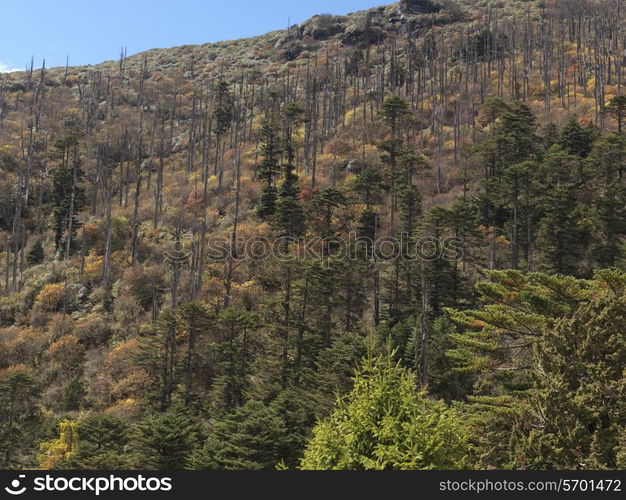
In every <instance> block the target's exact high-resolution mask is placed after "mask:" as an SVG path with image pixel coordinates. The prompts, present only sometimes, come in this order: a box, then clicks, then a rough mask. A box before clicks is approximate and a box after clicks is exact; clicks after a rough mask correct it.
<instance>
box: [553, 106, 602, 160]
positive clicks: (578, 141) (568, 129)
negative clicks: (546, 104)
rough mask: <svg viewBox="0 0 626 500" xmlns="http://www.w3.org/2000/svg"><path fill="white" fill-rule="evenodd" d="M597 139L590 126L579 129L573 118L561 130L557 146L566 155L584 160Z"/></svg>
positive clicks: (593, 129) (594, 131)
mask: <svg viewBox="0 0 626 500" xmlns="http://www.w3.org/2000/svg"><path fill="white" fill-rule="evenodd" d="M596 138H597V129H596V128H595V127H594V126H593V124H591V123H590V126H587V127H581V126H580V124H579V123H578V120H577V119H576V117H575V116H572V117H570V119H569V120H568V121H567V123H566V124H565V126H564V127H563V128H562V129H561V133H560V134H559V138H558V141H557V144H558V145H559V146H561V147H562V148H563V149H564V150H565V151H566V152H567V153H568V154H571V155H576V156H580V157H581V158H586V157H587V155H588V154H589V153H590V152H591V149H592V147H593V142H594V141H595V140H596Z"/></svg>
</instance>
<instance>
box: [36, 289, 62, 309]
mask: <svg viewBox="0 0 626 500" xmlns="http://www.w3.org/2000/svg"><path fill="white" fill-rule="evenodd" d="M64 298H65V284H64V283H50V284H48V285H46V286H44V287H43V288H42V289H41V291H40V292H39V293H38V294H37V297H36V299H35V303H36V304H38V305H39V307H41V309H43V310H44V311H50V312H51V311H57V310H59V308H60V307H61V305H62V304H63V300H64Z"/></svg>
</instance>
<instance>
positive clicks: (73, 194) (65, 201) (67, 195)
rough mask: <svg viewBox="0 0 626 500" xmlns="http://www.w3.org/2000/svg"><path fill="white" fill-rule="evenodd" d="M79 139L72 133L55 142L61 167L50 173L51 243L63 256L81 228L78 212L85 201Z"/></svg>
mask: <svg viewBox="0 0 626 500" xmlns="http://www.w3.org/2000/svg"><path fill="white" fill-rule="evenodd" d="M78 138H79V135H78V134H72V135H68V136H67V137H63V138H61V139H58V140H57V141H56V142H55V147H56V148H57V150H58V154H59V156H60V158H61V164H60V165H59V166H58V167H57V168H56V169H55V170H54V172H53V174H52V184H53V193H54V196H53V198H54V211H53V213H54V243H55V248H56V250H57V251H59V250H61V249H62V248H63V247H65V254H66V257H67V256H68V255H67V251H68V250H70V247H71V243H72V241H74V236H75V235H76V231H77V230H78V228H79V227H80V223H79V221H78V217H77V216H78V213H79V212H80V210H81V209H82V208H83V207H84V205H85V201H86V200H85V191H84V189H83V188H82V187H81V186H80V184H81V182H82V180H83V176H84V172H83V170H82V168H81V165H80V158H79V154H78ZM70 157H71V158H70ZM68 240H69V241H68Z"/></svg>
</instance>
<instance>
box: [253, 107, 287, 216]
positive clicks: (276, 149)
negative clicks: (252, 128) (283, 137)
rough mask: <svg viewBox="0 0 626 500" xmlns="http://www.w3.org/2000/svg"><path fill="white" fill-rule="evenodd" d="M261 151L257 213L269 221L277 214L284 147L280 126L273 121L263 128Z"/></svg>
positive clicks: (265, 124)
mask: <svg viewBox="0 0 626 500" xmlns="http://www.w3.org/2000/svg"><path fill="white" fill-rule="evenodd" d="M261 140H262V145H261V151H262V152H263V161H261V164H260V165H259V170H258V176H259V181H260V182H261V183H262V187H261V197H260V199H259V204H258V205H257V207H256V212H257V214H258V215H259V217H260V218H261V219H264V220H268V219H270V218H271V217H272V216H273V215H274V213H275V212H276V199H277V197H278V190H277V189H276V186H275V182H276V177H277V176H278V175H279V174H280V158H281V154H282V145H281V141H280V135H279V131H278V126H277V125H276V123H274V121H272V120H269V119H268V120H265V122H264V123H263V126H262V127H261Z"/></svg>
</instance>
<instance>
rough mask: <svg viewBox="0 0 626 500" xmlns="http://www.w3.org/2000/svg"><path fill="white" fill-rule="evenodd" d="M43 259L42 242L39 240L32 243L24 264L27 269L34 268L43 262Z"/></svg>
mask: <svg viewBox="0 0 626 500" xmlns="http://www.w3.org/2000/svg"><path fill="white" fill-rule="evenodd" d="M44 257H45V253H44V249H43V240H42V239H41V238H39V239H37V240H36V241H35V243H33V246H32V247H30V250H29V251H28V253H27V254H26V264H27V265H28V267H32V266H36V265H38V264H41V263H42V262H43V260H44Z"/></svg>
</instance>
